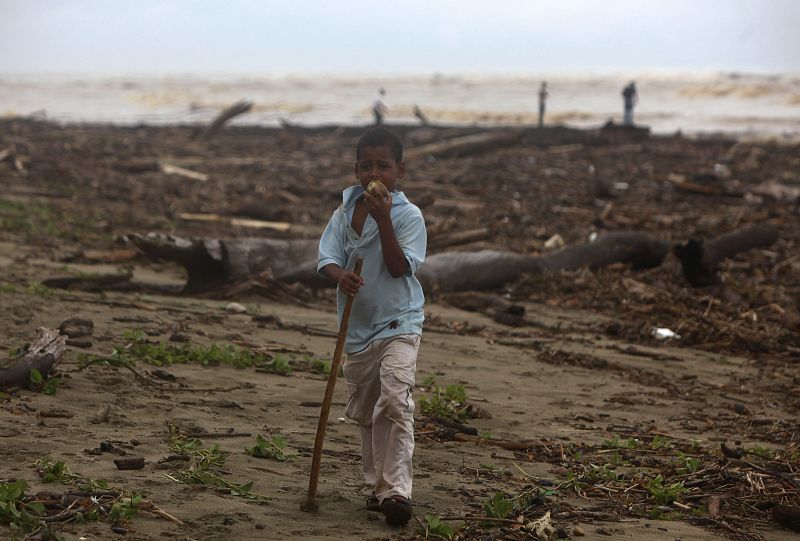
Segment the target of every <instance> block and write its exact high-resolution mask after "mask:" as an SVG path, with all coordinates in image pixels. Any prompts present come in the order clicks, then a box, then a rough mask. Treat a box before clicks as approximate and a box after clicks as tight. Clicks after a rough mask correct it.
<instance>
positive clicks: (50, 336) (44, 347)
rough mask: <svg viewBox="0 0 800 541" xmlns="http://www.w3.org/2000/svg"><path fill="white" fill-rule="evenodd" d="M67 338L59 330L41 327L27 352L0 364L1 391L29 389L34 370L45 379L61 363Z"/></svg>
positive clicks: (22, 352)
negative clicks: (13, 388) (18, 388)
mask: <svg viewBox="0 0 800 541" xmlns="http://www.w3.org/2000/svg"><path fill="white" fill-rule="evenodd" d="M66 343H67V337H66V336H65V335H62V334H60V333H59V332H58V330H57V329H47V328H45V327H39V328H38V329H36V336H35V337H34V339H33V342H32V343H31V344H30V345H29V346H28V348H27V349H26V350H25V351H21V352H20V353H19V354H18V355H16V356H15V357H14V358H11V359H8V360H7V361H6V362H4V363H2V364H0V389H9V388H12V387H27V386H28V385H29V383H30V375H31V370H33V369H34V368H35V369H36V370H38V371H39V373H40V374H41V375H42V376H43V377H45V378H46V377H47V374H49V373H50V371H51V370H52V369H53V368H54V367H55V366H56V365H57V364H58V363H60V362H61V358H62V357H63V356H64V350H65V349H66Z"/></svg>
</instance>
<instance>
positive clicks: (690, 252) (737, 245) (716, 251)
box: [672, 223, 780, 287]
mask: <svg viewBox="0 0 800 541" xmlns="http://www.w3.org/2000/svg"><path fill="white" fill-rule="evenodd" d="M779 238H780V237H779V233H778V228H777V227H775V226H774V225H772V224H770V223H762V224H756V225H753V226H750V227H746V228H742V229H736V230H734V231H730V232H728V233H724V234H722V235H719V236H717V237H713V238H711V239H708V240H698V239H689V240H688V241H686V242H685V243H683V244H676V245H675V246H674V247H673V249H672V250H673V252H674V253H675V255H676V256H677V257H678V259H680V261H681V266H682V268H683V275H684V277H685V278H686V280H687V281H688V282H689V283H690V284H691V285H692V287H702V286H709V285H714V284H718V283H719V276H718V275H717V267H718V265H719V263H720V262H721V261H722V260H723V259H726V258H729V257H733V256H734V255H736V254H739V253H741V252H745V251H747V250H751V249H753V248H767V247H769V246H770V245H772V244H774V243H775V242H776V241H777V240H778V239H779Z"/></svg>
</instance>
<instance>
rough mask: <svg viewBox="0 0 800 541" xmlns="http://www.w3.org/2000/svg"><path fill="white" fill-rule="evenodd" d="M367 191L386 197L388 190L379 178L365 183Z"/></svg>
mask: <svg viewBox="0 0 800 541" xmlns="http://www.w3.org/2000/svg"><path fill="white" fill-rule="evenodd" d="M367 191H368V192H369V193H371V194H372V195H374V196H376V197H380V196H383V197H386V196H387V195H389V190H387V189H386V186H384V185H383V182H381V181H380V180H373V181H372V182H370V183H369V184H367Z"/></svg>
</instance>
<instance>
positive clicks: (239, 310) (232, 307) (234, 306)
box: [225, 302, 247, 314]
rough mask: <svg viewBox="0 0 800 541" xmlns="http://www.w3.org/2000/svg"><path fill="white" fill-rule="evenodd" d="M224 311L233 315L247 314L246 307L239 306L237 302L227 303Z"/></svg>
mask: <svg viewBox="0 0 800 541" xmlns="http://www.w3.org/2000/svg"><path fill="white" fill-rule="evenodd" d="M225 310H227V311H228V312H233V313H235V314H244V313H246V312H247V307H246V306H245V305H243V304H239V303H238V302H229V303H228V304H226V305H225Z"/></svg>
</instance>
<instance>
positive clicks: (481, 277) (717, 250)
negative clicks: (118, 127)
mask: <svg viewBox="0 0 800 541" xmlns="http://www.w3.org/2000/svg"><path fill="white" fill-rule="evenodd" d="M777 236H778V233H777V230H775V228H774V227H773V226H770V225H761V226H754V227H752V228H749V229H743V230H738V231H734V232H731V233H727V234H725V235H722V236H720V237H716V238H714V239H711V240H710V241H708V242H706V243H705V244H704V243H702V242H699V241H690V242H689V243H687V245H684V246H683V247H680V248H676V249H675V251H676V253H677V254H678V256H679V257H680V258H681V259H682V260H684V273H685V274H686V277H687V279H688V280H689V283H691V284H692V285H693V286H696V285H703V284H705V283H706V282H707V281H708V279H709V278H708V276H713V273H712V274H709V273H711V272H712V271H710V270H708V269H713V268H714V266H715V265H716V264H717V263H718V262H719V261H720V260H721V259H723V258H726V257H730V256H732V255H734V254H736V253H738V252H741V251H745V250H749V249H750V248H754V247H759V246H761V247H763V246H769V245H770V244H772V243H773V242H775V240H776V239H777ZM128 239H129V240H130V241H131V242H132V243H133V244H135V245H136V246H137V247H138V248H140V249H141V250H142V251H143V252H144V253H145V254H147V255H150V256H154V257H158V258H161V259H166V260H169V261H175V262H177V263H180V264H181V265H183V266H184V267H185V268H186V270H187V273H188V280H187V283H186V287H185V288H184V292H187V293H189V292H199V291H207V290H211V289H216V288H218V287H220V286H222V285H224V284H229V283H231V282H237V281H241V280H244V279H246V278H248V277H250V276H254V275H257V274H259V273H262V272H264V271H270V273H271V277H272V278H274V279H275V280H279V281H282V282H288V283H297V282H299V283H302V284H304V285H307V286H309V287H315V288H316V287H330V286H332V285H333V284H331V283H330V282H328V281H327V280H325V279H324V278H322V277H321V276H319V275H318V274H317V272H316V262H317V241H316V240H312V239H268V238H243V239H227V240H222V239H201V240H187V239H183V238H180V237H174V236H170V235H163V234H155V233H151V234H150V235H148V236H146V237H145V236H141V235H130V236H129V237H128ZM669 248H670V245H669V243H668V242H667V241H664V240H661V239H658V238H655V237H653V236H651V235H650V234H648V233H642V232H616V233H607V234H605V235H602V236H600V237H599V238H598V239H597V240H595V241H593V242H587V243H585V244H579V245H575V246H568V247H566V248H564V249H562V250H559V251H557V252H553V253H550V254H545V255H535V256H531V255H525V254H518V253H514V252H507V251H499V250H482V251H478V252H444V253H439V254H433V255H430V256H428V258H427V259H426V261H425V264H424V265H423V266H422V268H421V269H420V270H419V272H418V273H417V277H418V278H419V281H420V283H422V287H423V288H424V289H425V291H426V293H428V294H435V293H437V292H441V293H448V292H455V291H481V290H488V289H495V288H497V287H500V286H502V285H504V284H506V283H508V282H512V281H514V280H516V279H517V278H519V276H520V275H521V274H523V273H528V274H543V273H548V272H558V271H562V270H567V271H569V270H577V269H580V268H583V267H588V268H590V269H599V268H602V267H607V266H608V265H611V264H614V263H624V264H628V265H631V267H633V268H634V269H643V268H652V267H657V266H659V265H661V263H662V262H663V260H664V258H665V257H666V256H667V254H668V253H669ZM690 255H694V256H696V258H694V259H692V258H689V256H690ZM698 262H699V263H698ZM687 269H688V270H687ZM695 271H696V272H695ZM695 274H699V276H700V278H697V277H696V276H695Z"/></svg>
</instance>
